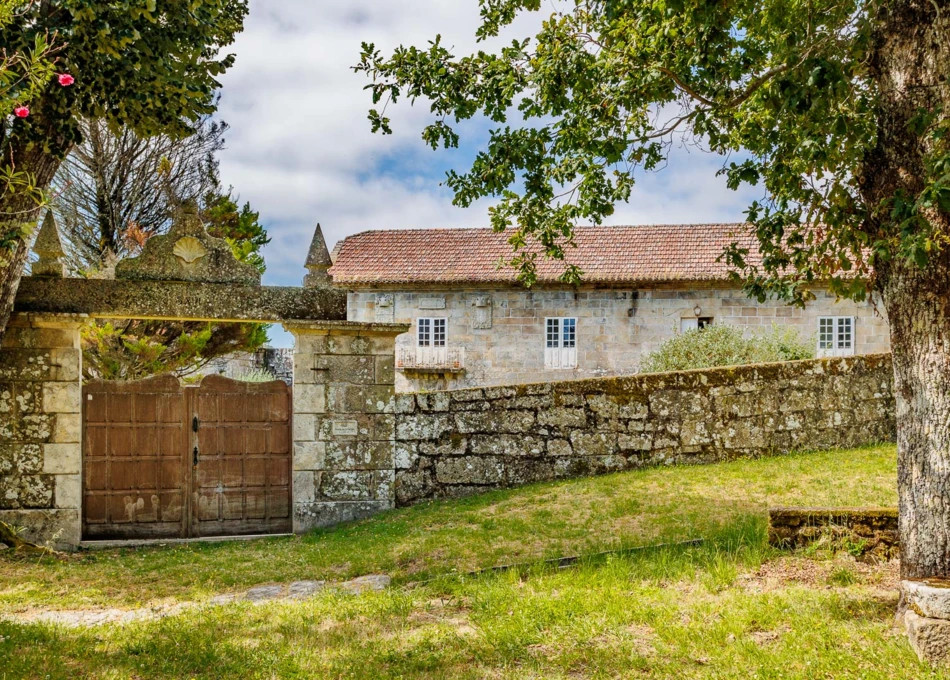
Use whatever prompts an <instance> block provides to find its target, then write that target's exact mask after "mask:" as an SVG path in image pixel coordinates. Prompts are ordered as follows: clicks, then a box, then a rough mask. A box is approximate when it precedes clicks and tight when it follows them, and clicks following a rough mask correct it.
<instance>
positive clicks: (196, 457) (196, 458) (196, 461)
mask: <svg viewBox="0 0 950 680" xmlns="http://www.w3.org/2000/svg"><path fill="white" fill-rule="evenodd" d="M194 456H195V462H194V465H195V466H197V465H198V447H197V446H196V447H195V452H194Z"/></svg>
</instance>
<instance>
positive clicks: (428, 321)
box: [416, 317, 446, 347]
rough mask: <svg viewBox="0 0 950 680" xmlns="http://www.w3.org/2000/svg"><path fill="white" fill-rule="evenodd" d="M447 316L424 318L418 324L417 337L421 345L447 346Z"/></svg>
mask: <svg viewBox="0 0 950 680" xmlns="http://www.w3.org/2000/svg"><path fill="white" fill-rule="evenodd" d="M445 321H446V320H445V318H444V317H434V318H423V319H419V320H418V322H417V324H416V339H417V344H418V345H419V347H445V338H446V331H445Z"/></svg>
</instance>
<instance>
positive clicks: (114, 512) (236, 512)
mask: <svg viewBox="0 0 950 680" xmlns="http://www.w3.org/2000/svg"><path fill="white" fill-rule="evenodd" d="M83 395H84V398H83V405H84V408H83V428H84V437H83V442H84V443H83V537H84V538H86V539H108V538H112V539H115V538H188V537H199V536H227V535H241V534H258V533H281V532H289V531H290V530H291V502H290V500H291V499H290V493H291V492H290V489H291V485H290V477H291V436H290V427H291V423H290V417H291V416H290V414H291V405H290V388H289V387H287V385H286V384H284V383H283V382H279V381H278V382H271V383H248V382H240V381H237V380H229V379H228V378H223V377H220V376H209V377H207V378H205V379H204V380H203V381H202V382H201V384H200V385H199V386H198V387H182V386H181V384H180V383H179V381H178V379H177V378H175V377H172V376H162V377H158V378H151V379H148V380H141V381H136V382H112V381H109V382H106V381H93V382H90V383H88V384H87V385H86V386H85V387H84V388H83Z"/></svg>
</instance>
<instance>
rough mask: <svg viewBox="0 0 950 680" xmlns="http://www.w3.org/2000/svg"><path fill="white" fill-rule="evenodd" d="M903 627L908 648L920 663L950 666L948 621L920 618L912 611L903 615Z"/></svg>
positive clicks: (949, 626)
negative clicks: (914, 653)
mask: <svg viewBox="0 0 950 680" xmlns="http://www.w3.org/2000/svg"><path fill="white" fill-rule="evenodd" d="M904 627H905V629H906V631H907V639H908V640H909V641H910V646H911V647H912V648H913V650H914V651H915V652H916V653H917V656H918V657H919V658H920V660H921V661H926V662H928V663H931V664H935V665H940V666H946V665H948V664H950V621H948V620H946V619H931V618H926V617H923V616H920V615H919V614H917V613H916V612H914V611H913V610H912V609H908V610H907V611H906V612H905V613H904Z"/></svg>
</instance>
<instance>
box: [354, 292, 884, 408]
mask: <svg viewBox="0 0 950 680" xmlns="http://www.w3.org/2000/svg"><path fill="white" fill-rule="evenodd" d="M815 293H816V295H817V299H816V300H815V301H814V302H812V303H810V304H809V305H808V306H807V308H805V309H798V308H795V307H789V306H788V305H786V304H784V303H782V302H781V301H776V300H771V301H767V302H765V303H762V304H759V303H758V302H756V301H755V300H751V299H749V298H748V296H746V294H745V293H744V292H743V291H742V290H741V289H740V288H737V287H734V286H727V285H724V284H712V283H710V284H707V285H702V284H691V285H690V286H689V287H684V286H683V285H682V284H681V285H679V286H673V285H656V286H653V287H649V288H642V289H631V288H626V289H623V288H616V289H603V288H599V289H594V288H583V287H582V288H580V289H578V290H574V289H565V288H561V289H558V288H553V287H544V286H537V287H534V288H532V289H531V290H525V289H523V288H514V287H507V288H483V287H472V288H467V289H458V288H454V289H446V288H445V287H436V286H430V287H428V288H424V287H420V288H415V289H411V290H406V289H402V290H400V289H390V288H385V289H384V288H379V289H375V288H374V289H373V290H355V291H350V292H349V294H348V300H347V315H348V316H347V318H348V319H350V320H351V321H361V322H387V323H388V322H396V323H407V324H413V326H412V328H411V329H410V331H409V333H407V334H405V335H402V336H400V337H399V338H398V340H397V346H400V347H402V346H407V347H408V346H414V345H415V342H416V338H415V332H416V329H415V322H416V319H418V318H419V317H445V318H446V319H447V327H448V332H447V335H448V338H447V343H448V345H449V347H450V348H451V347H463V348H464V350H465V371H464V372H462V373H458V374H424V373H419V372H415V373H413V372H409V371H406V372H399V373H397V377H396V391H397V392H406V391H416V390H419V391H430V390H434V389H460V388H465V387H484V386H491V385H516V384H523V383H530V382H546V381H552V380H572V379H577V378H591V377H606V376H615V375H632V374H634V373H636V372H637V370H638V368H639V365H640V357H641V356H642V355H643V354H644V353H648V352H651V351H653V350H655V349H656V348H657V347H658V346H659V345H660V344H661V343H662V342H663V341H665V340H667V339H669V338H670V337H672V336H673V335H674V334H675V333H676V332H678V330H679V328H680V323H681V320H682V319H694V320H695V319H696V317H697V314H696V308H697V307H698V308H699V310H700V314H699V316H701V317H706V318H712V319H713V320H714V323H724V324H730V325H735V326H741V327H744V328H748V329H749V330H750V332H751V331H752V330H756V329H767V328H769V327H770V326H771V324H773V323H775V324H781V325H787V326H793V327H795V328H797V329H798V330H799V331H800V333H801V335H802V337H803V338H811V339H815V337H816V333H817V329H818V317H819V316H829V315H833V316H854V317H856V318H857V321H856V324H855V353H856V354H871V353H876V352H887V351H889V349H890V347H889V341H888V328H887V322H886V321H885V319H883V318H882V317H881V316H880V315H879V314H878V313H877V310H876V309H875V308H874V306H873V305H871V304H870V303H855V302H851V301H846V300H842V301H839V302H836V301H835V298H834V296H833V295H832V294H830V293H828V292H827V291H821V290H819V291H815ZM560 316H570V317H576V318H577V367H576V368H574V369H546V368H545V367H544V318H545V317H560Z"/></svg>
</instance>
